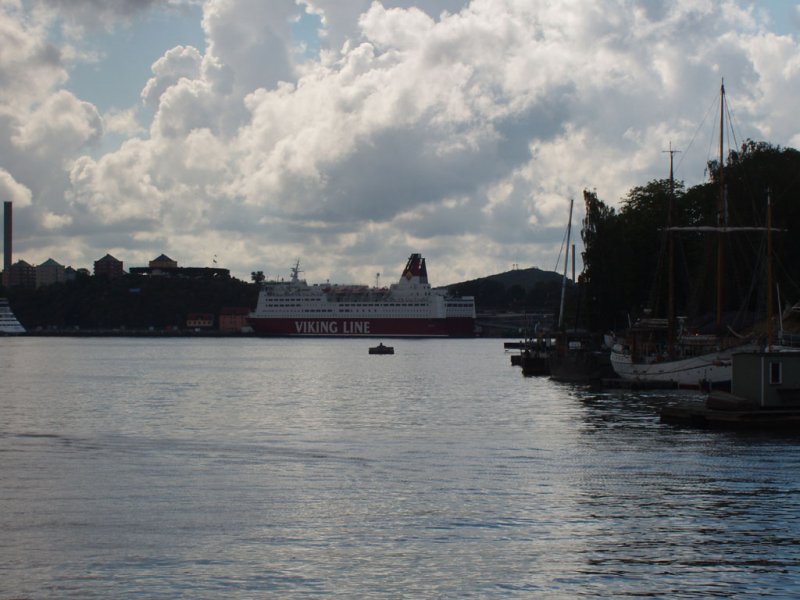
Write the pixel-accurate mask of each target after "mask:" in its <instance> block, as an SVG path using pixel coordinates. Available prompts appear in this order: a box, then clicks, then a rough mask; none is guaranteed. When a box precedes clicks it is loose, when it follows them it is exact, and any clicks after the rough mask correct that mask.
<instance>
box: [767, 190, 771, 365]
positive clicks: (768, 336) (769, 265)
mask: <svg viewBox="0 0 800 600" xmlns="http://www.w3.org/2000/svg"><path fill="white" fill-rule="evenodd" d="M767 352H772V199H771V198H770V193H769V190H767Z"/></svg>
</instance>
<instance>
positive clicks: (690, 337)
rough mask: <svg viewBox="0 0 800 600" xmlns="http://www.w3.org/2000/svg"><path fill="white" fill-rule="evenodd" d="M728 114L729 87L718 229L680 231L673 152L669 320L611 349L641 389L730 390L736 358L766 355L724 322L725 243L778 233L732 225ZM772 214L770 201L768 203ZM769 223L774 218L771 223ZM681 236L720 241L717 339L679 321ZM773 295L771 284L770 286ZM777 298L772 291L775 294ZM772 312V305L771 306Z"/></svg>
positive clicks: (646, 322)
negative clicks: (746, 234) (741, 235)
mask: <svg viewBox="0 0 800 600" xmlns="http://www.w3.org/2000/svg"><path fill="white" fill-rule="evenodd" d="M725 114H726V104H725V86H724V83H723V85H721V86H720V144H719V176H718V180H719V188H720V189H719V200H718V204H717V223H716V224H715V225H714V226H701V227H675V226H673V223H672V212H673V207H672V204H673V203H674V178H673V168H672V158H673V154H674V152H675V151H673V150H670V151H669V154H670V174H669V177H670V179H669V181H670V188H671V189H670V209H669V212H668V222H667V227H666V232H667V236H668V237H667V240H668V260H669V267H668V277H669V282H668V290H669V291H668V296H669V297H668V309H667V313H668V314H667V316H666V318H656V317H654V316H653V315H652V314H651V313H649V312H646V313H645V315H644V316H643V317H642V318H641V319H639V320H637V321H636V322H635V323H634V324H633V326H632V327H631V328H630V329H629V330H628V332H627V335H626V338H625V339H624V340H619V341H616V342H615V343H614V344H613V346H612V349H611V356H610V360H611V365H612V367H613V369H614V371H615V373H616V374H617V375H618V376H619V377H621V378H622V379H624V380H629V381H635V382H640V383H659V382H660V383H669V384H674V385H676V386H678V387H683V388H704V389H725V388H729V387H730V384H731V378H732V364H733V355H734V354H736V353H739V352H752V351H756V350H758V349H760V347H761V345H762V342H761V341H760V340H759V339H758V336H755V335H740V334H736V332H734V331H733V330H731V328H730V326H729V325H728V324H726V323H725V322H723V318H722V313H723V300H722V293H723V287H724V285H723V283H724V281H723V278H724V274H723V266H724V264H723V258H722V257H723V238H724V236H725V235H727V234H730V233H732V232H736V231H750V232H753V231H766V232H768V235H769V232H771V231H772V226H771V223H770V222H769V221H768V224H767V227H731V226H729V224H728V221H727V219H728V204H727V193H726V188H725V179H724V174H725V169H726V167H725V162H724V154H723V134H724V131H725V128H724V120H723V119H724V115H725ZM767 205H768V210H767V212H768V214H769V211H770V209H769V199H768V201H767ZM768 219H769V217H768ZM679 231H687V232H695V233H710V234H713V235H715V236H716V239H717V249H716V256H717V266H716V323H715V326H714V332H713V333H707V332H706V333H698V332H697V331H691V330H689V329H688V327H686V326H685V321H686V319H685V318H684V319H678V318H676V315H675V298H674V288H675V283H674V270H675V269H674V234H675V233H676V232H679ZM768 287H769V288H770V290H771V283H770V284H768ZM770 293H771V291H770ZM768 307H769V308H770V309H771V302H768ZM768 320H769V319H768Z"/></svg>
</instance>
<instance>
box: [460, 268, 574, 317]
mask: <svg viewBox="0 0 800 600" xmlns="http://www.w3.org/2000/svg"><path fill="white" fill-rule="evenodd" d="M561 281H562V276H561V275H559V274H558V273H555V272H553V271H542V270H541V269H537V268H536V267H531V268H528V269H514V270H512V271H506V272H504V273H498V274H496V275H488V276H486V277H481V278H479V279H472V280H469V281H464V282H461V283H455V284H452V285H449V286H447V289H448V290H449V291H450V292H451V293H452V294H454V295H457V296H475V303H476V305H477V307H478V310H479V311H481V312H485V311H501V310H534V309H542V308H548V309H553V310H555V308H557V305H558V301H559V300H560V298H561Z"/></svg>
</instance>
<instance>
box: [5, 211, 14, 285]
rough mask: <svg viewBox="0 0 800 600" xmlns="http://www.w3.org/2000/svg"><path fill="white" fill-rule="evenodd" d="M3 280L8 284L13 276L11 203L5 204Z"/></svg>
mask: <svg viewBox="0 0 800 600" xmlns="http://www.w3.org/2000/svg"><path fill="white" fill-rule="evenodd" d="M3 232H4V237H3V279H4V283H6V284H7V283H8V277H9V276H10V275H11V232H12V228H11V202H10V201H8V200H7V201H5V202H3Z"/></svg>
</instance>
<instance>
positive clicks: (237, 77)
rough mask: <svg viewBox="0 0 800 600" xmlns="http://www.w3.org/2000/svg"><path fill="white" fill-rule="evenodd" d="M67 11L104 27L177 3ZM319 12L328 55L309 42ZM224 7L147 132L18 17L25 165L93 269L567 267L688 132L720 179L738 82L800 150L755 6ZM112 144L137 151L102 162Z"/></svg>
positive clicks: (12, 111)
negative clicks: (314, 51) (108, 247)
mask: <svg viewBox="0 0 800 600" xmlns="http://www.w3.org/2000/svg"><path fill="white" fill-rule="evenodd" d="M42 1H44V0H42ZM47 6H49V7H50V8H56V9H58V10H59V11H60V12H61V14H62V15H63V16H64V17H63V18H69V19H73V20H74V21H75V22H81V23H89V22H90V21H91V19H90V17H89V16H88V12H89V9H91V8H95V9H96V10H97V12H98V14H97V16H96V18H97V21H98V22H99V21H103V22H104V23H105V22H107V23H113V22H114V19H117V18H123V19H131V18H135V16H136V14H138V13H137V12H136V11H138V10H141V9H143V8H146V9H148V10H166V9H167V6H166V3H165V2H155V1H153V2H146V3H143V4H142V5H140V6H138V7H135V6H132V5H128V4H126V3H120V4H119V5H118V6H116V7H115V8H109V7H105V6H103V7H100V6H95V5H94V4H93V2H91V1H89V0H87V1H86V2H76V3H74V4H72V3H67V2H57V1H55V0H50V2H48V3H47ZM303 11H308V12H310V13H312V14H314V15H316V16H317V17H318V18H319V22H320V27H321V29H320V32H319V34H320V36H321V37H320V40H319V42H320V44H319V46H320V48H321V53H320V55H319V56H318V57H310V56H308V55H307V54H306V55H303V54H300V53H298V52H296V48H297V46H298V45H299V44H301V43H302V40H298V39H295V37H294V35H295V32H294V30H293V24H294V23H296V22H297V20H298V19H299V18H301V17H302V16H303ZM203 15H204V16H203V22H202V27H203V31H204V32H205V36H206V45H205V48H203V49H198V48H194V47H190V46H186V45H177V44H176V45H175V46H173V47H170V48H165V49H164V52H163V55H162V56H161V58H159V59H158V60H156V61H155V62H154V63H153V65H152V69H151V70H152V76H151V77H150V78H149V79H148V80H146V81H142V82H141V88H140V89H141V98H140V99H141V102H142V106H143V113H142V114H150V115H152V120H151V121H150V122H149V123H148V127H147V129H146V131H143V130H142V129H141V128H139V127H137V126H136V123H135V120H134V117H135V116H137V115H136V114H135V113H134V112H133V110H132V109H129V110H127V111H120V112H117V113H109V114H106V115H104V116H103V118H102V119H101V118H100V117H99V116H98V113H97V111H96V109H94V107H93V106H92V105H91V103H90V102H91V99H90V98H79V97H78V96H76V95H73V94H71V93H68V92H65V91H64V90H63V89H60V87H61V86H62V85H63V82H64V80H65V77H66V71H65V67H64V65H63V62H64V61H63V59H62V58H61V57H60V56H61V55H60V52H63V48H58V47H56V46H53V45H52V43H51V42H49V41H48V39H49V38H48V37H47V35H46V32H45V31H44V30H42V29H41V28H37V27H35V26H33V25H26V24H25V23H26V21H25V19H24V18H23V15H22V13H21V11H20V10H19V9H18V8H12V9H7V10H5V11H4V12H2V13H0V36H5V38H4V39H7V40H14V39H16V38H19V40H20V42H21V45H20V46H19V48H21V50H19V51H16V53H9V54H0V78H2V81H8V82H9V85H10V87H9V88H8V89H6V88H4V87H0V94H3V93H6V94H7V95H8V96H7V100H3V96H0V148H2V149H4V151H5V152H6V157H7V160H6V164H5V168H6V169H7V171H6V173H7V174H8V175H9V176H13V180H15V181H17V182H19V183H20V185H23V186H25V187H27V189H28V190H29V193H30V197H29V200H28V205H27V209H28V210H31V211H38V212H37V214H38V215H39V218H38V220H37V221H36V222H38V223H40V224H41V227H42V228H43V229H46V230H48V231H53V230H59V231H63V232H70V233H72V234H73V238H74V239H75V240H78V241H77V242H74V243H75V244H82V246H83V248H81V247H79V246H75V245H73V246H71V249H70V252H71V253H72V255H74V256H80V255H81V252H83V253H90V252H96V251H99V250H102V244H104V243H108V240H113V242H114V247H115V248H117V249H118V250H119V252H120V253H124V251H125V250H126V249H128V251H130V253H131V256H134V257H145V256H147V255H157V254H158V253H160V252H161V251H168V253H169V254H170V255H175V256H178V257H180V261H181V263H182V264H207V262H208V256H209V247H210V246H213V247H214V248H215V252H214V253H215V254H218V259H219V262H220V264H223V265H225V266H228V267H229V268H231V269H232V270H233V271H234V273H238V274H240V275H242V274H243V275H245V276H246V274H247V273H249V272H250V271H252V270H264V271H266V272H269V273H272V274H274V275H281V274H283V268H284V267H286V266H287V265H289V264H291V262H292V261H293V260H294V258H296V257H297V256H298V255H302V256H306V257H309V260H308V261H307V262H310V263H312V264H307V275H308V276H309V278H312V279H313V278H318V279H324V278H328V277H331V278H335V277H342V278H345V279H350V280H353V279H355V280H361V281H364V280H365V279H366V280H368V278H371V277H372V276H374V273H375V272H378V271H381V272H383V271H384V270H388V272H390V273H393V272H394V271H395V270H398V269H399V268H400V267H401V266H402V265H401V264H399V263H402V262H403V260H404V258H405V254H406V253H407V252H409V251H421V252H423V253H425V254H426V255H427V256H429V257H430V258H431V261H430V267H431V275H432V278H435V280H436V282H441V283H444V282H452V281H457V280H459V279H464V278H468V277H477V276H481V275H485V274H488V273H493V272H497V271H499V270H503V269H505V268H508V266H509V265H510V264H511V263H518V264H521V265H523V266H526V265H528V264H538V265H539V266H542V267H545V268H552V267H553V264H552V261H553V257H555V256H556V255H557V254H558V245H559V243H560V241H561V236H562V233H563V227H564V226H565V221H566V215H567V210H568V205H569V198H570V197H575V198H576V200H579V199H580V193H581V191H582V189H583V188H587V187H588V188H594V189H596V190H597V192H598V194H599V195H600V197H601V198H603V199H605V200H607V201H610V202H612V203H613V202H615V201H616V200H618V199H619V198H620V197H622V196H623V195H624V194H625V193H626V192H627V190H628V189H629V188H630V187H631V186H633V185H638V184H642V183H645V182H646V181H648V180H649V179H652V178H656V177H663V176H665V175H666V172H667V164H666V162H665V158H664V155H663V152H662V151H663V150H664V149H665V148H666V147H667V145H668V144H669V143H670V142H672V144H673V147H676V148H679V149H681V150H683V151H684V153H683V154H682V155H681V158H682V165H685V168H684V170H683V171H679V173H678V176H679V177H680V178H684V179H686V180H687V183H689V184H690V185H691V184H693V183H697V182H699V181H700V180H701V179H702V177H703V174H702V169H703V167H704V166H705V160H706V158H707V157H706V156H704V155H702V154H697V155H694V154H692V149H691V148H690V147H689V145H690V142H691V140H692V138H693V137H694V135H695V133H696V129H697V125H698V123H699V122H700V121H701V120H702V119H703V116H704V114H703V113H704V110H705V106H706V105H707V102H708V101H709V100H711V101H712V102H713V96H714V94H715V90H716V89H717V87H718V86H719V82H720V80H721V78H722V77H723V76H724V77H725V80H726V83H727V86H728V89H729V91H731V92H732V93H731V96H732V105H733V106H734V108H735V114H736V117H737V120H738V125H739V126H740V127H741V128H742V132H741V137H742V138H745V137H752V138H754V139H766V140H767V141H770V142H773V143H778V144H783V145H786V144H793V143H796V142H797V140H798V139H800V126H798V125H797V123H796V119H794V110H795V109H794V106H793V102H792V99H793V98H796V97H797V96H798V93H799V92H800V72H798V71H800V63H799V62H798V58H797V57H798V56H800V53H799V52H798V44H797V41H796V40H795V39H794V38H793V37H789V36H782V35H779V34H778V33H776V32H774V31H772V30H770V23H769V20H768V18H767V16H768V15H767V13H765V12H764V11H762V10H756V9H755V8H754V7H753V5H752V4H750V3H746V2H742V3H738V2H729V1H723V0H720V1H719V2H703V3H698V2H694V1H693V0H671V1H669V2H662V3H652V2H637V1H635V0H602V1H598V2H595V3H589V4H587V3H585V2H583V1H580V0H565V1H564V2H559V3H557V4H552V3H530V2H518V1H516V0H473V1H472V2H466V1H463V0H432V1H431V2H425V3H421V2H413V1H410V0H393V1H389V0H387V1H385V2H377V1H370V0H354V1H353V2H347V3H341V2H334V1H333V0H303V1H301V2H299V3H298V2H296V1H295V0H276V1H275V2H262V1H260V0H206V2H205V3H204V13H203ZM15 36H16V37H15ZM4 47H5V45H4ZM26 70H31V71H32V72H36V73H39V74H40V79H39V80H38V82H37V83H35V84H33V83H31V82H28V81H26V79H25V77H24V76H23V75H22V74H23V73H25V72H26ZM20 98H22V99H23V101H22V102H21V103H18V102H16V100H18V99H20ZM12 99H13V100H14V101H15V103H12ZM145 110H146V111H147V112H146V113H145V112H144V111H145ZM140 116H141V115H140ZM105 132H113V133H115V134H116V135H125V136H131V139H129V140H128V141H126V142H125V143H123V144H121V145H120V146H119V147H118V148H117V149H115V150H113V151H107V152H105V153H102V152H98V151H97V150H96V148H97V146H96V145H94V146H93V144H96V143H97V142H98V140H102V136H103V135H104V133H105ZM91 148H95V150H91ZM703 151H705V148H703V149H702V150H700V152H701V153H702V152H703ZM32 161H33V162H32ZM31 165H36V168H37V169H39V168H40V167H43V166H45V165H49V166H50V168H51V169H53V172H54V173H58V174H59V176H58V177H53V178H52V180H50V181H48V182H47V184H46V185H44V184H42V182H38V181H37V180H36V177H35V176H34V173H33V167H32V166H31ZM695 165H696V166H695ZM0 166H2V163H0ZM59 193H60V196H59ZM577 210H578V211H579V210H580V209H579V208H578V209H577ZM78 216H80V218H77V217H78ZM112 233H113V235H112ZM151 257H152V256H151ZM90 258H91V259H92V260H93V259H94V258H97V257H96V256H93V258H92V255H87V258H86V261H87V263H88V262H89V260H90ZM129 260H130V259H129ZM126 262H127V261H126ZM437 265H439V266H437ZM444 265H446V267H445V266H444ZM440 268H441V271H440V270H439V269H440ZM434 273H436V274H437V275H438V276H436V275H434Z"/></svg>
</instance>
